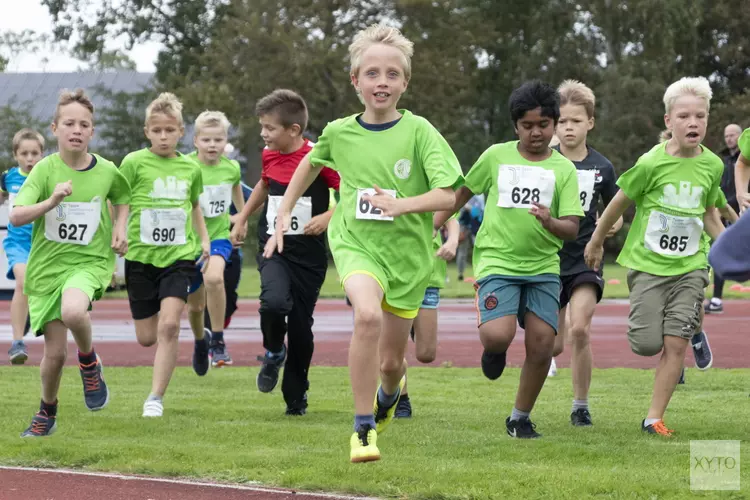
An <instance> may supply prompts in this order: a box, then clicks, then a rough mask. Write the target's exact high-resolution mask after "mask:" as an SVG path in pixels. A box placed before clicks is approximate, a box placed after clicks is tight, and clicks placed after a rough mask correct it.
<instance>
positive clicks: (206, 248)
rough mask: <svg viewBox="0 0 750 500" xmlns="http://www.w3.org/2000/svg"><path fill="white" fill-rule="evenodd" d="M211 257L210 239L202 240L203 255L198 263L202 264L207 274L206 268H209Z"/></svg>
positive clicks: (203, 271) (202, 269) (204, 272)
mask: <svg viewBox="0 0 750 500" xmlns="http://www.w3.org/2000/svg"><path fill="white" fill-rule="evenodd" d="M210 257H211V242H210V241H201V256H200V258H199V259H198V262H197V263H196V264H198V265H199V266H201V272H202V273H203V274H206V270H208V261H209V258H210Z"/></svg>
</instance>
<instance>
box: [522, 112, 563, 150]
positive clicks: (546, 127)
mask: <svg viewBox="0 0 750 500" xmlns="http://www.w3.org/2000/svg"><path fill="white" fill-rule="evenodd" d="M515 128H516V134H517V135H518V139H519V140H520V141H521V146H522V147H523V148H524V149H525V150H526V151H528V152H529V153H533V154H543V153H544V152H545V151H546V150H547V148H548V147H549V143H550V141H551V140H552V136H553V135H555V121H554V120H553V119H552V118H551V117H548V116H542V108H536V109H532V110H531V111H527V112H526V113H525V114H524V115H523V116H522V117H521V118H520V119H519V120H518V121H517V122H516V126H515Z"/></svg>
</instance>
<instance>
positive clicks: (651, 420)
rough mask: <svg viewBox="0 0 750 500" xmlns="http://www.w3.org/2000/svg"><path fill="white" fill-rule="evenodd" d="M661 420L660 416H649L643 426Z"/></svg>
mask: <svg viewBox="0 0 750 500" xmlns="http://www.w3.org/2000/svg"><path fill="white" fill-rule="evenodd" d="M659 420H661V419H660V418H647V419H646V421H645V422H644V423H643V426H644V427H648V426H649V425H653V424H655V423H656V422H658V421H659Z"/></svg>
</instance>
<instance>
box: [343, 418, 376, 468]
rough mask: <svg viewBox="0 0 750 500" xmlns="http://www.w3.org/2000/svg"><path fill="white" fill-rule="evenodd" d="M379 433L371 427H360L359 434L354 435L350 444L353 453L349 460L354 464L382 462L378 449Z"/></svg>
mask: <svg viewBox="0 0 750 500" xmlns="http://www.w3.org/2000/svg"><path fill="white" fill-rule="evenodd" d="M377 442H378V431H376V430H375V429H373V428H372V427H370V426H369V425H367V426H363V427H360V428H359V429H358V430H357V432H355V433H354V434H352V438H351V440H350V444H351V446H352V451H351V453H350V454H349V458H350V459H351V461H352V463H355V464H356V463H359V462H374V461H375V460H380V450H379V449H378V445H377Z"/></svg>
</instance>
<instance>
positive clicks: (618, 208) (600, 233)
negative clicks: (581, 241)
mask: <svg viewBox="0 0 750 500" xmlns="http://www.w3.org/2000/svg"><path fill="white" fill-rule="evenodd" d="M632 203H633V200H631V199H630V198H628V197H627V195H626V194H625V192H624V191H623V190H622V189H621V190H619V191H618V192H617V194H616V195H615V197H614V198H612V201H611V202H610V203H609V205H607V208H605V209H604V213H602V216H601V217H600V218H599V223H598V224H597V225H596V229H595V230H594V234H592V235H591V241H589V243H588V244H587V245H586V249H585V250H584V258H585V259H586V265H587V266H589V267H590V268H591V269H593V270H594V271H598V270H599V265H600V264H601V262H602V255H603V253H604V249H603V247H602V245H603V244H604V239H605V238H606V236H607V233H608V232H609V230H610V228H611V227H612V226H613V225H614V224H615V222H616V221H617V219H619V218H620V217H622V214H624V213H625V210H627V209H628V207H629V206H630V205H631V204H632Z"/></svg>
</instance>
